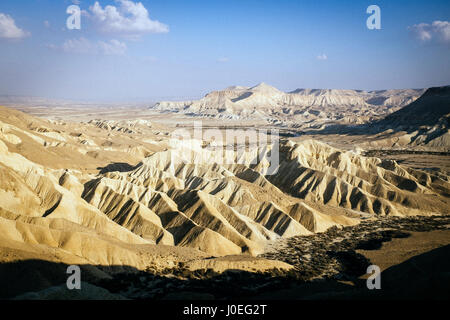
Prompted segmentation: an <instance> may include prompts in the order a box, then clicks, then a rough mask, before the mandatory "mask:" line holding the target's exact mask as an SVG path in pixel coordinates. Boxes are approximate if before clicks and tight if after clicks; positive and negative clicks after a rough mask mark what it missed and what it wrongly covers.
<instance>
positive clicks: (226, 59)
mask: <svg viewBox="0 0 450 320" xmlns="http://www.w3.org/2000/svg"><path fill="white" fill-rule="evenodd" d="M228 61H230V59H229V58H227V57H220V58H219V59H217V62H221V63H225V62H228Z"/></svg>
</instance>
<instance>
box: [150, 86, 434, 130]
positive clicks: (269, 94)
mask: <svg viewBox="0 0 450 320" xmlns="http://www.w3.org/2000/svg"><path fill="white" fill-rule="evenodd" d="M424 91H425V90H424V89H402V90H379V91H362V90H336V89H297V90H294V91H292V92H283V91H280V90H278V89H277V88H275V87H272V86H270V85H268V84H265V83H260V84H258V85H257V86H254V87H251V88H248V87H240V86H233V87H228V88H226V89H224V90H220V91H213V92H211V93H209V94H207V95H206V96H205V97H204V98H202V99H200V100H194V101H181V102H180V101H177V102H172V101H161V102H158V103H156V104H155V105H154V106H152V107H151V109H153V110H158V111H162V112H177V113H184V114H188V115H192V116H199V117H210V118H221V119H231V120H233V119H235V120H239V119H264V120H267V121H268V122H271V123H275V122H281V123H304V122H310V121H311V120H315V119H321V120H324V119H327V120H340V119H344V120H346V119H345V118H346V117H347V118H348V119H347V120H348V122H361V121H362V122H364V121H368V120H370V119H371V118H373V117H377V116H380V115H385V114H387V113H391V112H393V111H396V110H398V109H399V108H401V107H403V106H405V105H407V104H409V103H411V102H413V101H414V100H416V99H417V98H418V97H420V96H421V95H422V93H423V92H424ZM355 116H357V117H355ZM351 118H353V119H351Z"/></svg>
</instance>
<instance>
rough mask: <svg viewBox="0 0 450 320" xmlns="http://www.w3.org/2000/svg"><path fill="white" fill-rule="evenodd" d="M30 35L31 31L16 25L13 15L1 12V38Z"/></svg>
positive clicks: (20, 37) (16, 37) (17, 37)
mask: <svg viewBox="0 0 450 320" xmlns="http://www.w3.org/2000/svg"><path fill="white" fill-rule="evenodd" d="M29 35H30V33H29V32H27V31H24V30H22V29H20V28H19V27H18V26H16V22H15V21H14V19H13V18H12V17H11V16H9V15H7V14H4V13H0V38H4V39H22V38H25V37H28V36H29Z"/></svg>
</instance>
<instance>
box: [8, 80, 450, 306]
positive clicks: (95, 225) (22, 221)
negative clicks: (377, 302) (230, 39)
mask: <svg viewBox="0 0 450 320" xmlns="http://www.w3.org/2000/svg"><path fill="white" fill-rule="evenodd" d="M0 100H1V101H0V104H1V105H3V107H0V175H1V179H0V273H1V274H2V275H8V276H7V277H2V278H0V298H7V299H10V298H16V299H55V298H66V299H80V298H81V299H92V298H93V299H98V298H100V299H185V298H194V299H231V298H250V299H251V298H263V299H283V298H286V297H287V298H291V299H328V298H332V299H340V298H342V299H346V298H361V297H362V298H402V297H404V298H408V297H410V298H411V297H413V298H417V297H419V298H421V297H429V296H430V295H432V297H435V298H445V297H446V298H447V299H448V297H449V296H448V291H447V290H446V289H448V284H449V279H448V270H449V269H450V268H449V259H448V257H449V253H450V252H449V250H450V249H449V248H450V230H449V228H450V216H449V214H450V131H449V123H450V87H449V86H444V87H433V88H427V89H405V90H381V91H361V90H325V89H323V90H322V89H320V90H319V89H316V90H312V89H298V90H295V91H292V92H283V91H280V90H278V89H277V88H275V87H272V86H270V85H268V84H265V83H261V84H259V85H256V86H254V87H241V86H233V87H228V88H226V89H224V90H219V91H214V92H211V93H209V94H207V95H206V96H205V97H203V98H201V99H199V100H192V101H160V102H157V103H153V104H140V105H137V104H136V105H133V104H130V105H108V104H104V105H100V104H94V103H75V102H67V101H50V100H42V99H37V98H20V97H5V96H4V97H1V99H0ZM199 124H201V128H202V132H203V133H208V132H211V130H213V131H214V132H215V133H216V134H215V135H214V137H212V135H211V134H203V135H201V136H198V135H197V136H196V135H192V138H190V139H188V140H182V139H180V138H179V137H178V135H177V133H178V132H180V131H183V132H187V133H193V132H194V131H195V130H196V126H198V125H199ZM229 132H231V133H234V134H235V136H242V135H243V136H245V135H246V134H247V133H249V132H255V133H258V134H259V133H260V132H263V133H264V135H263V137H264V139H266V138H267V141H268V143H267V144H264V145H261V144H259V143H255V141H251V139H250V140H248V141H247V140H244V142H243V143H241V144H240V145H239V143H238V144H234V140H233V141H232V143H231V145H228V144H229V141H225V140H223V141H222V140H220V139H217V136H218V135H219V134H218V133H223V137H225V136H226V133H229ZM275 132H276V136H275V134H274V133H275ZM259 137H260V138H261V136H259ZM225 147H227V150H226V151H224V152H222V150H223V149H224V148H225ZM186 155H189V157H186ZM218 155H219V156H218ZM275 155H276V156H277V157H276V160H277V161H276V162H274V156H275ZM224 156H226V158H227V160H228V161H220V160H223V157H224ZM269 168H271V170H269ZM70 265H78V266H80V268H81V271H82V275H83V276H82V279H83V290H80V291H76V290H75V291H68V290H67V288H66V280H67V273H66V270H67V267H68V266H70ZM370 265H377V266H379V267H380V268H381V271H382V274H381V275H382V278H381V279H382V281H383V290H374V291H371V290H368V289H367V287H366V278H367V276H368V275H367V274H366V270H367V267H368V266H370ZM412 277H417V281H410V279H411V278H412ZM11 279H15V280H14V282H12V281H11ZM224 283H227V285H226V286H224V285H223V284H224Z"/></svg>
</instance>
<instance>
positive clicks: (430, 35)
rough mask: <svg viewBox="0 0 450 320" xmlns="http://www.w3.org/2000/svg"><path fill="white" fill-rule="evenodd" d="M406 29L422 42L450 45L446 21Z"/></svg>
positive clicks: (449, 25)
mask: <svg viewBox="0 0 450 320" xmlns="http://www.w3.org/2000/svg"><path fill="white" fill-rule="evenodd" d="M408 29H409V30H410V31H411V32H412V34H413V35H414V36H415V37H416V38H417V39H418V40H420V41H422V42H428V41H433V40H437V41H439V42H441V43H447V44H449V43H450V22H448V21H439V20H436V21H433V22H432V23H431V24H428V23H419V24H415V25H413V26H411V27H408Z"/></svg>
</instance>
